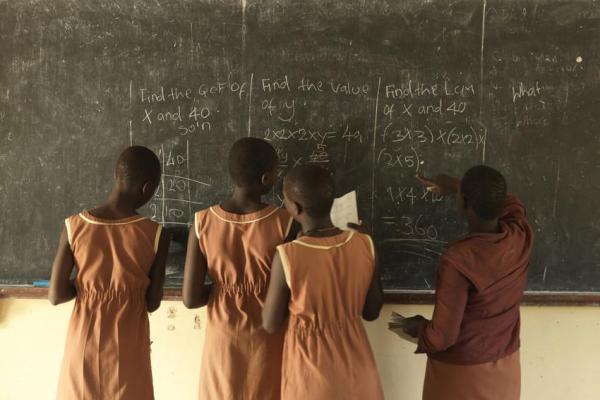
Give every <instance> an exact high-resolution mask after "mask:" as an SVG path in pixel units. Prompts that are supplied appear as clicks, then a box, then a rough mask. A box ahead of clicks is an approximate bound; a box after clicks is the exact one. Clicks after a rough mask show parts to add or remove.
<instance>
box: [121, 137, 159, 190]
mask: <svg viewBox="0 0 600 400" xmlns="http://www.w3.org/2000/svg"><path fill="white" fill-rule="evenodd" d="M160 174H161V166H160V161H158V157H157V156H156V154H154V152H153V151H152V150H150V149H148V148H147V147H144V146H131V147H128V148H126V149H125V150H123V152H122V153H121V155H120V156H119V159H118V161H117V167H116V176H117V179H120V180H121V181H123V182H125V183H126V184H129V185H142V184H144V183H146V182H157V181H158V180H159V179H160Z"/></svg>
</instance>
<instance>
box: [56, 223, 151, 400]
mask: <svg viewBox="0 0 600 400" xmlns="http://www.w3.org/2000/svg"><path fill="white" fill-rule="evenodd" d="M66 224H67V227H68V228H67V231H68V232H70V234H69V243H70V245H71V249H72V251H73V256H74V259H75V264H76V265H77V268H78V271H77V279H76V285H77V298H76V300H75V307H74V309H73V316H72V318H71V322H70V324H69V330H68V334H67V345H66V349H65V356H64V361H63V367H62V372H61V378H60V383H59V398H60V399H63V398H64V399H85V398H90V399H109V398H110V399H112V398H122V399H151V398H153V389H152V371H151V368H150V351H149V349H150V340H149V338H150V332H149V324H148V313H147V310H146V290H147V288H148V285H149V283H150V279H149V278H148V274H149V272H150V267H151V266H152V263H153V261H154V258H155V255H156V251H157V246H158V238H159V237H160V225H158V224H157V223H155V222H153V221H151V220H149V219H147V218H145V217H142V216H135V217H131V218H126V219H120V220H113V221H109V220H102V219H99V218H95V217H93V216H92V215H91V214H90V213H88V212H82V213H81V214H78V215H74V216H71V217H69V218H68V219H67V220H66ZM124 382H127V384H124Z"/></svg>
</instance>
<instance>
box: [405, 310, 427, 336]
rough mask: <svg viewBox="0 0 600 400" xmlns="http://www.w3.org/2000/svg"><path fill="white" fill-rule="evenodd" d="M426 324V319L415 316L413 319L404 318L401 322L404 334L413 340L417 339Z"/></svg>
mask: <svg viewBox="0 0 600 400" xmlns="http://www.w3.org/2000/svg"><path fill="white" fill-rule="evenodd" d="M426 323H427V319H425V317H423V316H422V315H415V316H414V317H410V318H405V319H404V320H403V321H402V325H403V329H404V333H406V334H407V335H409V336H412V337H414V338H417V337H419V332H420V331H421V329H422V327H424V326H425V324H426Z"/></svg>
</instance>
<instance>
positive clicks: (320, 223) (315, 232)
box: [302, 216, 339, 236]
mask: <svg viewBox="0 0 600 400" xmlns="http://www.w3.org/2000/svg"><path fill="white" fill-rule="evenodd" d="M302 232H303V233H304V235H307V236H332V234H335V235H337V234H338V233H339V229H338V228H337V227H335V226H334V225H333V222H331V218H330V217H329V216H327V217H324V218H315V219H312V218H311V219H310V220H307V221H304V222H302Z"/></svg>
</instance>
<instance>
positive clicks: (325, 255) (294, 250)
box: [277, 231, 383, 400]
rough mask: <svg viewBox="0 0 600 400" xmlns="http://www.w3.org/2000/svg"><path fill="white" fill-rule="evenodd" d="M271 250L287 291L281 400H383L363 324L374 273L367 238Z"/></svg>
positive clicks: (343, 237) (309, 240) (351, 236)
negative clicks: (287, 288) (280, 268)
mask: <svg viewBox="0 0 600 400" xmlns="http://www.w3.org/2000/svg"><path fill="white" fill-rule="evenodd" d="M277 250H278V252H279V256H280V257H281V261H282V264H283V269H284V273H285V276H286V282H287V284H288V286H289V288H290V291H291V298H290V303H289V323H288V327H287V332H286V335H285V344H284V350H283V369H282V375H283V380H282V388H281V398H282V400H296V399H297V400H308V399H310V400H365V399H369V400H380V399H383V390H382V387H381V382H380V380H379V375H378V372H377V366H376V364H375V359H374V357H373V352H372V350H371V346H370V344H369V339H368V337H367V333H366V331H365V328H364V326H363V323H362V317H361V315H362V309H363V306H364V302H365V298H366V295H367V292H368V289H369V286H370V284H371V280H372V277H373V270H374V266H375V263H374V253H375V251H374V247H373V242H372V241H371V238H370V236H368V235H364V234H361V233H357V232H353V231H350V232H343V233H340V234H338V235H335V236H330V237H308V236H305V237H302V238H300V239H297V240H295V241H293V242H291V243H287V244H284V245H282V246H279V247H278V248H277Z"/></svg>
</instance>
